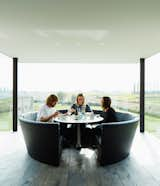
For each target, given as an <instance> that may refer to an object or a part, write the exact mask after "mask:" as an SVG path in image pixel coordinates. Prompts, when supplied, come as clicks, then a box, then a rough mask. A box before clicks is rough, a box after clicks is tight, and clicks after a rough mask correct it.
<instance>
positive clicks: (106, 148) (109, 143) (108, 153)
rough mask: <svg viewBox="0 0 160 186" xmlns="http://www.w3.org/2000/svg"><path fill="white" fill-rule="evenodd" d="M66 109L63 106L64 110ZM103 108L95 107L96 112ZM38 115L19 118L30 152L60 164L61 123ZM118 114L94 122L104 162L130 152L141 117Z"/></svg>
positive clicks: (100, 157) (106, 162)
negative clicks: (109, 119) (107, 120)
mask: <svg viewBox="0 0 160 186" xmlns="http://www.w3.org/2000/svg"><path fill="white" fill-rule="evenodd" d="M66 111H67V110H60V112H62V113H65V112H66ZM101 112H102V111H99V110H94V113H95V114H101ZM36 116H37V113H27V114H24V115H23V116H22V117H20V118H19V120H20V124H21V128H22V132H23V135H24V139H25V143H26V147H27V150H28V153H29V154H30V156H31V157H33V158H34V159H36V160H39V161H41V162H44V163H48V164H51V165H55V166H58V165H59V163H60V157H61V146H62V144H61V142H62V137H61V134H60V125H59V124H58V123H49V122H45V123H44V122H37V121H36ZM116 117H117V120H118V122H112V123H101V124H98V123H97V124H96V125H95V130H96V129H98V130H99V131H100V132H99V133H97V136H96V137H97V138H96V139H97V144H98V145H97V148H98V160H99V163H100V164H101V165H107V164H111V163H115V162H117V161H120V160H122V159H124V158H125V157H127V156H128V155H129V152H130V148H131V145H132V141H133V138H134V135H135V131H136V128H137V125H138V121H139V119H138V118H137V117H136V116H134V115H133V114H129V113H121V112H116ZM61 128H63V127H62V126H61ZM62 134H63V133H62Z"/></svg>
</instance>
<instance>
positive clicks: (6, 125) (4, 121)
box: [0, 112, 12, 131]
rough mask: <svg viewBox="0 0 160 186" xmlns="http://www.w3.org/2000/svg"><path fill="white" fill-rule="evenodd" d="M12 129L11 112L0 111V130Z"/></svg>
mask: <svg viewBox="0 0 160 186" xmlns="http://www.w3.org/2000/svg"><path fill="white" fill-rule="evenodd" d="M9 130H12V112H4V113H0V131H9Z"/></svg>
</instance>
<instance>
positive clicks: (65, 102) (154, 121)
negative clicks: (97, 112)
mask: <svg viewBox="0 0 160 186" xmlns="http://www.w3.org/2000/svg"><path fill="white" fill-rule="evenodd" d="M55 93H56V94H57V95H58V97H59V102H58V104H57V105H56V109H57V110H59V109H69V108H70V106H71V105H72V104H73V103H74V102H75V98H76V94H77V92H55ZM84 94H85V97H86V101H87V103H88V104H89V105H90V106H91V108H92V109H101V108H100V99H101V97H102V96H104V95H107V96H108V95H109V96H111V98H112V106H113V107H114V108H115V109H116V110H117V111H118V110H121V111H122V110H123V111H127V112H132V113H135V114H138V113H139V94H138V93H130V94H129V93H114V94H111V93H107V92H101V91H95V92H85V93H84ZM1 95H2V94H1ZM7 95H9V94H7ZM48 95H49V92H19V99H18V102H19V104H18V105H19V106H18V111H19V115H20V114H22V113H24V112H29V111H38V109H39V108H40V106H41V105H42V104H44V102H45V99H46V96H48ZM145 100H146V105H145V113H146V114H145V123H146V125H145V128H146V130H147V131H148V132H150V133H152V134H154V135H155V136H157V137H159V138H160V93H159V92H152V93H146V97H145ZM11 129H12V99H11V98H10V97H8V98H6V97H5V98H0V130H1V131H4V130H5V131H7V130H11Z"/></svg>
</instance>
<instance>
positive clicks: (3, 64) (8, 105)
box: [0, 54, 12, 131]
mask: <svg viewBox="0 0 160 186" xmlns="http://www.w3.org/2000/svg"><path fill="white" fill-rule="evenodd" d="M9 130H12V59H11V58H9V57H7V56H5V55H2V54H0V131H9Z"/></svg>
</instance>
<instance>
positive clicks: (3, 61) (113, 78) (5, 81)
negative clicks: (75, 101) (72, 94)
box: [0, 54, 160, 92]
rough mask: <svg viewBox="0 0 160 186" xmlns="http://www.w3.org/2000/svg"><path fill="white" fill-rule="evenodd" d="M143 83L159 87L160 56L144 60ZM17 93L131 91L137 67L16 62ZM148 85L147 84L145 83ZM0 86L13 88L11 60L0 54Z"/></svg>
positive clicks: (137, 71)
mask: <svg viewBox="0 0 160 186" xmlns="http://www.w3.org/2000/svg"><path fill="white" fill-rule="evenodd" d="M146 62H147V63H146V74H147V77H146V80H147V82H148V83H149V84H150V86H151V87H153V88H154V87H159V88H160V74H159V69H160V68H159V67H160V54H159V55H157V56H154V57H152V58H148V59H147V60H146ZM18 72H19V75H18V81H19V84H18V87H19V90H20V91H52V92H54V91H66V92H67V91H81V92H83V91H85V92H86V91H95V90H99V91H106V92H114V91H122V92H130V91H133V86H134V85H136V86H139V64H73V63H72V64H69V63H68V64H56V63H54V64H53V63H38V64H37V63H19V66H18ZM148 83H147V84H148ZM0 87H6V88H9V89H11V88H12V60H11V59H10V58H8V57H6V56H4V55H0Z"/></svg>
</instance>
